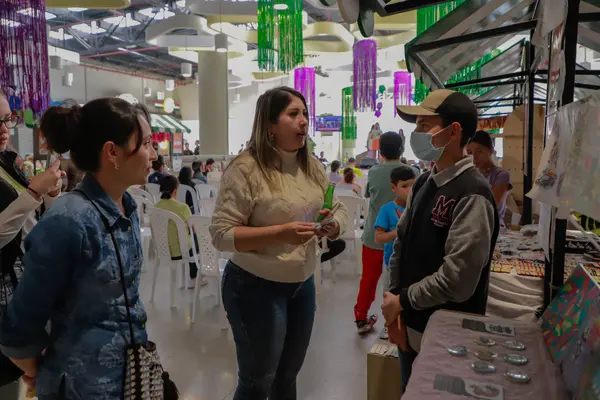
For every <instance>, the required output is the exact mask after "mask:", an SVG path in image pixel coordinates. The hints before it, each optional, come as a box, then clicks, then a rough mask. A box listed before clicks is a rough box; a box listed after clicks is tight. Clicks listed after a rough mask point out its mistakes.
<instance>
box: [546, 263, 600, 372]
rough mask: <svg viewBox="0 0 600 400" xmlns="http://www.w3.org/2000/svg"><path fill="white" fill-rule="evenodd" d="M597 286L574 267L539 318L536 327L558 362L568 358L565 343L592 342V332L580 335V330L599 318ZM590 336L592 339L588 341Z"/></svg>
mask: <svg viewBox="0 0 600 400" xmlns="http://www.w3.org/2000/svg"><path fill="white" fill-rule="evenodd" d="M599 299H600V287H599V286H598V284H597V283H596V282H594V280H593V279H592V277H591V276H590V274H589V273H588V272H587V271H586V270H585V268H583V266H581V265H578V266H577V268H575V269H574V270H573V272H572V273H571V275H570V276H569V278H568V279H567V281H566V282H565V284H564V285H563V287H562V288H561V289H560V291H559V292H558V294H557V296H556V297H554V300H553V301H552V302H551V303H550V305H549V306H548V307H547V308H546V311H545V312H544V314H542V317H541V321H540V322H541V323H540V328H541V330H542V334H543V337H544V341H545V343H546V347H547V348H548V352H549V353H550V356H551V357H552V359H553V360H554V361H555V362H560V361H562V360H563V359H565V357H567V356H568V355H571V356H572V354H571V353H570V352H568V351H567V348H568V344H569V343H577V341H578V340H584V341H588V340H594V336H596V337H597V333H596V331H595V330H594V331H592V332H590V333H588V334H587V336H585V335H584V331H583V329H582V328H583V327H584V326H586V325H588V324H589V323H590V321H593V322H595V321H597V320H598V319H599V318H600V311H598V310H599V308H598V307H597V306H594V307H592V305H593V304H594V303H596V302H597V301H599ZM590 335H591V336H592V338H590Z"/></svg>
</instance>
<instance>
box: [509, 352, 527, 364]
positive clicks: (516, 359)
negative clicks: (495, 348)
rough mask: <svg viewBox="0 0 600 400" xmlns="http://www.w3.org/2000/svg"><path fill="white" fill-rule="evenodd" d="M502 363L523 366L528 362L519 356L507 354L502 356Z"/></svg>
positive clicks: (525, 358)
mask: <svg viewBox="0 0 600 400" xmlns="http://www.w3.org/2000/svg"><path fill="white" fill-rule="evenodd" d="M504 361H506V362H507V363H509V364H513V365H525V364H527V362H528V361H529V360H528V359H527V357H525V356H522V355H520V354H507V355H505V356H504Z"/></svg>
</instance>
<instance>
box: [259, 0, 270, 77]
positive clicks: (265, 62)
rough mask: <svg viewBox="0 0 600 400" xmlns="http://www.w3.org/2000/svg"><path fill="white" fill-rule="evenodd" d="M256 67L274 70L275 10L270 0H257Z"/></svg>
mask: <svg viewBox="0 0 600 400" xmlns="http://www.w3.org/2000/svg"><path fill="white" fill-rule="evenodd" d="M256 15H257V22H258V67H259V68H260V69H261V70H267V71H274V70H275V11H274V10H273V2H272V1H271V0H258V8H257V12H256Z"/></svg>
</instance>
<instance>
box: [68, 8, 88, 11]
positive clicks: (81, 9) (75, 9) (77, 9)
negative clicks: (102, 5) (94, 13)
mask: <svg viewBox="0 0 600 400" xmlns="http://www.w3.org/2000/svg"><path fill="white" fill-rule="evenodd" d="M68 10H69V11H73V12H82V11H85V10H87V8H78V7H71V8H69V9H68Z"/></svg>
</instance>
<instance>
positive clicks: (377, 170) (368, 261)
mask: <svg viewBox="0 0 600 400" xmlns="http://www.w3.org/2000/svg"><path fill="white" fill-rule="evenodd" d="M379 151H380V156H381V158H382V159H383V162H382V163H381V164H378V165H375V166H373V167H372V168H371V169H370V170H369V180H368V181H367V187H366V190H365V197H368V198H370V202H369V214H368V215H367V218H366V221H365V226H364V229H363V235H362V242H363V248H362V277H361V278H360V286H359V289H358V296H357V298H356V305H355V306H354V320H355V323H356V329H357V331H358V334H359V335H364V334H366V333H368V332H370V331H371V330H372V329H373V326H374V325H375V323H376V322H377V319H378V317H377V315H376V314H372V315H369V310H370V308H371V305H372V304H373V301H375V294H376V292H377V284H378V283H379V278H380V277H381V273H382V271H383V270H382V267H383V261H384V251H383V249H384V245H383V243H378V242H377V241H376V240H375V221H376V219H377V215H378V214H379V210H380V209H381V207H383V205H384V204H387V203H389V202H390V201H393V200H394V198H395V197H396V194H395V193H394V192H393V191H391V190H390V174H391V172H392V171H393V170H394V169H396V168H399V167H403V168H407V169H411V167H409V166H405V165H403V164H402V163H401V162H400V156H402V153H403V152H404V148H403V147H402V138H401V137H400V136H398V134H397V133H396V132H386V133H384V134H383V135H381V139H380V142H379Z"/></svg>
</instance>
